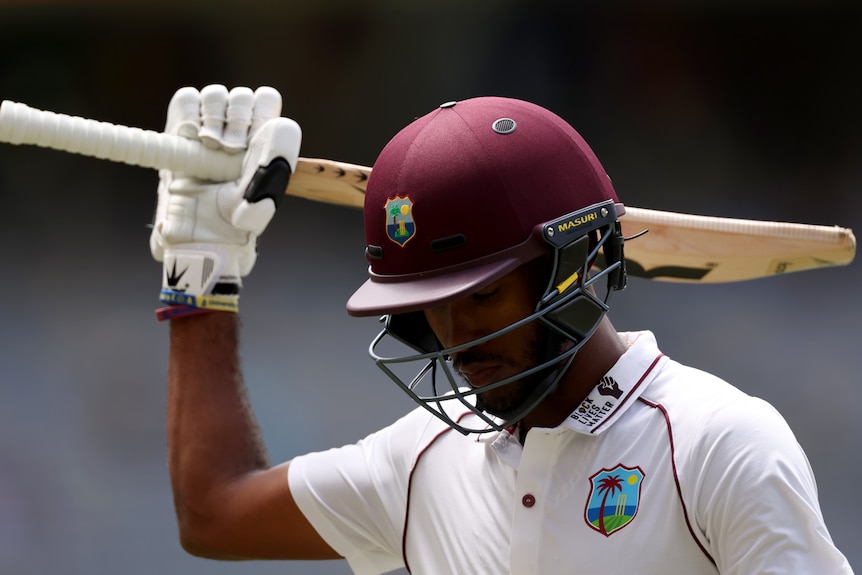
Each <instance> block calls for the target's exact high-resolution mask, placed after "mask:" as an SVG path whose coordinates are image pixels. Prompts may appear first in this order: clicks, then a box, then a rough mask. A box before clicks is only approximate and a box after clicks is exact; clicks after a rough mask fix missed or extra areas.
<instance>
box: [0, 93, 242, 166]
mask: <svg viewBox="0 0 862 575" xmlns="http://www.w3.org/2000/svg"><path fill="white" fill-rule="evenodd" d="M0 142H6V143H9V144H30V145H34V146H40V147H43V148H51V149H54V150H61V151H64V152H71V153H73V154H81V155H83V156H91V157H94V158H100V159H103V160H111V161H113V162H122V163H124V164H131V165H133V166H141V167H144V168H155V169H157V170H160V169H167V170H170V171H172V172H177V173H182V174H184V175H188V176H192V177H196V178H202V179H207V180H215V181H227V180H235V179H237V178H238V177H239V176H240V174H241V173H242V158H243V154H227V153H225V152H222V151H218V150H212V149H210V148H207V147H205V146H204V145H203V144H201V143H200V142H198V141H196V140H189V139H187V138H181V137H179V136H174V135H171V134H164V133H161V132H154V131H152V130H142V129H140V128H130V127H128V126H120V125H117V124H110V123H107V122H99V121H96V120H88V119H86V118H80V117H77V116H67V115H65V114H56V113H54V112H47V111H44V110H37V109H35V108H31V107H29V106H27V105H25V104H19V103H17V102H11V101H9V100H4V101H3V103H2V105H0Z"/></svg>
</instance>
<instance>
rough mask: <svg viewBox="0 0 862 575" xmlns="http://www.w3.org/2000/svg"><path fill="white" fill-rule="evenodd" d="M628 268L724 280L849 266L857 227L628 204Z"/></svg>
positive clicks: (669, 277)
mask: <svg viewBox="0 0 862 575" xmlns="http://www.w3.org/2000/svg"><path fill="white" fill-rule="evenodd" d="M620 222H621V224H622V228H623V234H624V235H625V236H626V237H631V236H633V235H635V234H637V233H639V232H641V231H643V230H649V231H648V232H647V233H646V234H644V235H643V236H640V237H637V238H634V239H632V240H630V241H627V242H626V243H625V255H626V260H627V265H628V272H629V274H630V275H632V276H635V277H645V278H649V279H656V280H663V281H676V282H690V283H691V282H697V283H720V282H735V281H742V280H749V279H755V278H761V277H767V276H773V275H780V274H785V273H790V272H798V271H804V270H811V269H818V268H824V267H831V266H843V265H847V264H849V263H850V262H852V261H853V258H854V257H855V255H856V238H855V236H854V235H853V231H852V230H850V229H848V228H842V227H838V226H816V225H808V224H796V223H787V222H767V221H758V220H744V219H736V218H719V217H710V216H695V215H690V214H679V213H676V212H663V211H659V210H648V209H644V208H626V214H625V215H624V216H623V217H622V218H620Z"/></svg>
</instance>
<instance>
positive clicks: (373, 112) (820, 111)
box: [0, 0, 862, 575]
mask: <svg viewBox="0 0 862 575" xmlns="http://www.w3.org/2000/svg"><path fill="white" fill-rule="evenodd" d="M860 24H862V5H860V3H858V2H851V1H846V2H841V1H837V0H819V1H814V0H812V1H810V2H803V1H793V0H783V1H781V2H777V1H769V0H759V1H758V0H721V1H719V0H701V1H690V2H682V1H671V0H662V1H658V2H650V3H646V2H620V1H602V2H599V1H580V2H577V1H572V0H569V1H557V2H554V1H543V0H533V1H531V2H521V1H515V0H487V1H481V0H457V1H456V0H437V1H435V2H429V1H425V0H412V1H397V0H369V1H360V0H354V1H347V0H341V1H338V0H298V1H293V2H276V1H275V0H272V1H267V0H245V1H244V2H242V3H240V2H228V1H213V0H209V1H204V0H200V1H196V0H184V1H175V2H170V3H168V2H164V3H162V2H156V1H152V0H147V1H144V0H140V1H133V0H126V1H119V0H117V1H113V2H107V1H106V2H97V1H90V2H78V1H74V0H65V1H64V0H41V1H36V0H19V1H14V0H0V62H2V65H0V98H2V99H11V100H17V101H21V102H24V103H26V104H29V105H31V106H34V107H38V108H44V109H48V110H53V111H56V112H62V113H67V114H73V115H82V116H87V117H92V118H96V119H99V120H104V121H110V122H118V123H123V124H126V125H131V126H138V127H143V128H148V129H156V130H160V129H161V127H162V125H163V122H164V113H165V109H166V106H167V102H168V100H169V99H170V96H171V94H172V93H173V92H174V91H175V90H176V89H177V88H179V87H181V86H184V85H193V86H197V87H202V86H203V85H205V84H208V83H212V82H219V83H224V84H227V85H228V86H234V85H248V86H252V87H256V86H258V85H262V84H268V85H272V86H275V87H276V88H278V89H279V90H281V92H282V93H283V95H284V100H285V104H284V109H285V114H286V115H289V116H292V117H293V118H295V119H296V120H297V121H298V122H299V123H300V124H301V125H302V127H303V130H304V142H303V150H302V154H303V155H304V156H309V157H325V158H332V159H337V160H342V161H347V162H352V163H360V164H367V165H370V164H372V163H373V161H374V159H375V157H376V155H377V153H378V152H379V150H380V149H381V148H382V147H383V145H384V144H385V143H386V141H387V140H388V139H389V138H390V137H391V136H392V135H393V134H394V133H395V132H397V131H398V130H399V129H400V128H401V127H403V126H404V125H406V124H407V123H408V122H409V121H410V120H411V119H412V118H414V117H416V116H419V115H422V114H424V113H425V112H427V111H429V110H431V109H433V108H434V107H436V106H437V105H439V104H440V103H442V102H445V101H448V100H457V99H463V98H467V97H470V96H477V95H488V94H495V95H504V96H514V97H520V98H524V99H528V100H532V101H534V102H537V103H539V104H541V105H544V106H545V107H548V108H550V109H551V110H553V111H555V112H557V113H558V114H560V115H561V116H563V117H564V118H565V119H566V120H568V121H569V122H570V123H571V124H572V125H574V126H575V127H576V128H577V129H578V130H579V131H580V132H581V133H582V134H583V135H584V137H585V138H586V139H587V141H588V142H590V143H591V144H592V146H593V147H594V149H595V151H596V153H597V154H598V156H599V158H601V159H602V162H603V163H604V166H605V168H606V169H607V171H608V172H609V174H610V175H611V177H612V179H613V181H614V183H615V186H616V189H617V191H618V193H619V195H620V197H621V199H622V200H623V201H624V202H625V203H627V204H628V205H632V206H638V207H648V208H655V209H664V210H674V211H679V212H692V213H701V214H708V215H717V216H733V217H743V218H757V219H769V220H787V221H798V222H805V223H813V224H830V225H831V224H838V225H842V226H847V227H852V228H854V229H855V230H856V233H857V234H858V233H859V232H860V231H862V194H860V192H862V162H860V161H859V160H860V151H862V136H860V134H862V129H860V128H862V113H860V108H859V102H860V101H862V93H860V86H859V82H858V77H859V73H860V64H859V61H860V56H862V36H860V35H859V34H858V31H859V29H860ZM156 182H157V175H156V173H155V172H154V171H149V170H144V169H140V168H134V167H130V166H124V165H118V164H110V163H106V162H102V161H99V160H94V159H90V158H84V157H80V156H73V155H69V154H63V153H60V152H54V151H49V150H41V149H37V148H32V147H15V146H9V145H5V144H3V145H0V214H2V219H1V220H0V221H2V225H0V302H2V303H0V306H2V321H0V573H3V574H4V575H34V574H43V573H63V574H64V575H79V574H80V575H84V574H88V575H91V574H94V573H100V574H101V573H124V574H126V575H137V574H141V575H143V574H147V575H149V574H152V573H172V574H173V573H175V574H182V575H195V574H214V575H215V574H219V575H221V574H234V573H237V574H238V573H242V574H244V575H251V574H275V573H279V574H283V573H308V574H345V573H349V570H348V568H347V566H346V564H344V563H343V562H340V561H337V562H326V563H267V562H260V563H257V562H255V563H239V564H237V563H218V562H213V561H208V560H203V559H196V558H193V557H190V556H188V555H186V554H185V553H184V552H183V551H182V550H181V549H180V547H179V545H178V543H177V534H176V526H175V523H174V517H173V507H172V501H171V495H170V490H169V484H168V475H167V469H166V451H165V431H164V427H165V408H164V405H165V373H166V359H167V334H168V326H167V325H164V324H159V323H158V322H156V320H155V318H154V315H153V309H154V308H155V307H157V305H158V302H157V293H158V290H159V288H160V279H159V278H160V266H159V265H158V264H156V263H155V262H153V261H152V259H151V257H150V254H149V248H148V236H149V230H148V228H147V224H148V223H149V222H150V219H151V215H152V210H153V205H154V202H153V201H154V195H155V187H156ZM363 248H364V244H363V239H362V221H361V213H360V212H359V211H357V210H351V209H348V208H339V207H334V206H326V205H321V204H316V203H314V202H310V201H305V200H299V199H295V198H287V199H286V200H285V202H284V204H282V206H281V208H280V213H279V215H278V217H277V218H276V220H275V221H274V222H273V224H272V225H271V227H270V229H269V230H268V231H267V233H266V234H265V235H264V237H263V240H262V242H261V256H260V258H259V259H258V263H257V266H256V268H255V270H254V272H253V274H252V275H251V276H250V278H249V279H248V280H247V281H246V287H245V290H244V294H243V298H242V313H243V318H244V326H245V328H244V329H245V339H244V351H243V362H244V366H245V371H246V379H247V382H248V385H249V388H250V393H251V396H252V401H253V403H254V406H255V409H256V411H257V414H258V417H259V420H260V423H261V425H262V427H263V432H264V436H265V439H266V441H267V443H268V446H269V448H270V454H271V457H272V459H273V460H274V461H281V460H284V459H288V458H290V457H292V456H294V455H297V454H299V453H304V452H306V451H309V450H318V449H325V448H327V447H331V446H335V445H340V444H343V443H346V442H352V441H354V440H356V439H357V438H359V437H361V436H364V435H365V434H367V433H369V432H371V431H373V430H375V429H377V428H378V427H380V426H382V425H384V424H386V423H387V422H389V421H391V420H393V419H394V418H396V417H398V416H399V415H400V414H402V413H404V412H405V411H406V410H408V409H411V408H412V407H413V404H412V403H411V402H410V400H409V399H407V397H406V396H404V395H403V394H402V393H401V392H400V391H398V390H397V389H396V388H395V387H394V386H393V385H392V384H391V383H390V382H389V381H388V380H386V379H385V378H384V377H382V375H381V374H379V373H378V371H377V368H376V367H374V365H373V364H372V363H371V361H370V360H369V359H368V358H367V355H366V349H367V345H368V343H369V341H370V339H371V337H372V336H373V335H374V334H375V333H376V332H377V329H378V325H377V323H376V321H375V320H371V319H369V320H360V319H351V318H349V317H348V316H347V314H346V312H345V311H344V304H345V302H346V300H347V298H348V296H349V295H350V293H351V292H352V290H353V289H354V288H355V287H357V286H358V285H359V284H360V283H361V282H362V281H363V279H364V277H365V266H366V262H365V259H364V257H363ZM860 280H862V271H860V265H859V264H858V263H855V264H853V265H851V266H849V267H844V268H832V269H825V270H822V271H818V272H805V273H800V274H791V275H787V276H783V277H773V278H767V279H762V280H756V281H752V282H745V283H737V284H725V285H714V286H690V285H678V284H670V283H660V282H650V281H646V280H632V281H631V282H630V286H629V288H628V289H627V290H626V291H625V292H623V293H621V294H619V295H617V296H615V298H614V299H613V301H612V306H613V307H612V312H611V317H612V319H613V321H614V322H615V324H616V326H617V327H618V328H620V329H626V330H628V329H644V328H649V329H652V330H654V331H655V332H656V334H657V336H658V339H659V343H660V345H661V346H662V348H663V350H664V351H665V352H666V353H667V354H668V355H670V356H672V357H674V358H675V359H677V360H680V361H683V362H685V363H689V364H692V365H695V366H697V367H700V368H703V369H706V370H708V371H712V372H714V373H716V374H717V375H719V376H721V377H724V378H725V379H727V380H729V381H731V382H733V383H734V384H736V385H737V386H739V387H741V388H742V389H744V390H745V391H747V392H749V393H751V394H754V395H758V396H761V397H763V398H765V399H767V400H768V401H770V402H772V403H773V404H774V405H775V406H776V407H777V408H778V409H779V410H780V411H781V412H782V413H783V414H784V416H785V417H786V418H787V420H788V421H789V423H790V424H791V426H792V427H793V429H794V430H795V432H796V434H797V437H798V440H799V442H800V443H801V444H802V446H803V447H804V448H805V449H806V451H807V453H808V455H809V458H810V460H811V463H812V466H813V468H814V471H815V473H816V475H817V479H818V485H819V490H820V496H821V503H822V509H823V513H824V515H825V517H826V520H827V523H828V525H829V527H830V530H831V533H832V536H833V538H834V539H835V541H836V542H837V544H838V546H839V547H840V548H841V549H842V550H843V551H844V553H845V554H846V555H847V556H848V557H849V559H850V561H851V564H854V565H855V566H857V568H858V566H859V565H862V548H860V546H859V542H860V541H862V523H860V521H859V514H860V511H862V509H860V505H859V494H858V492H857V491H856V489H857V487H858V483H857V482H858V481H859V478H860V477H862V447H860V437H862V418H860V417H859V414H860V413H862V375H860V373H862V350H860V335H859V334H860V326H862V305H860V303H859V285H860ZM854 478H855V479H854Z"/></svg>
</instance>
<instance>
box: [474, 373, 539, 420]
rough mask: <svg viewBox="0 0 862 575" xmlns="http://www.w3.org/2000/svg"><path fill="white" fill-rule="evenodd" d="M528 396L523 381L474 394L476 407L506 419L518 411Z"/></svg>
mask: <svg viewBox="0 0 862 575" xmlns="http://www.w3.org/2000/svg"><path fill="white" fill-rule="evenodd" d="M529 394H530V389H529V386H528V385H527V383H526V382H524V381H513V382H512V383H509V384H507V385H504V386H503V387H498V388H496V389H491V390H488V391H486V392H482V391H479V393H477V394H476V407H477V408H478V409H480V410H482V411H484V412H485V413H488V414H490V415H493V416H495V417H500V418H503V419H508V418H510V417H511V415H512V413H513V412H516V411H518V410H519V409H520V408H521V406H522V405H523V404H524V402H525V401H526V399H527V397H528V396H529Z"/></svg>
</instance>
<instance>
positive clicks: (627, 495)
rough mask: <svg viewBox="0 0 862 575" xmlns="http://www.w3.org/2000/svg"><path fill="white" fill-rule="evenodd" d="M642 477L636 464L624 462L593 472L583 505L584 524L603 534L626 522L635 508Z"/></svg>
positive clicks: (616, 529) (629, 520)
mask: <svg viewBox="0 0 862 575" xmlns="http://www.w3.org/2000/svg"><path fill="white" fill-rule="evenodd" d="M643 478H644V473H643V471H642V470H641V468H640V467H626V466H624V465H617V466H616V467H614V468H613V469H602V470H601V471H599V472H597V473H595V474H593V476H592V477H590V485H591V487H592V489H591V490H590V498H589V501H588V502H587V508H586V520H587V524H588V525H589V526H590V527H592V528H593V529H595V530H596V531H598V532H599V533H601V534H602V535H604V536H605V537H609V536H610V535H611V534H612V533H614V532H615V531H619V530H620V529H622V528H623V527H625V526H626V525H628V524H629V523H630V522H631V521H632V520H633V519H634V517H635V514H636V513H637V510H638V503H639V501H640V491H641V484H642V483H643Z"/></svg>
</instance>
